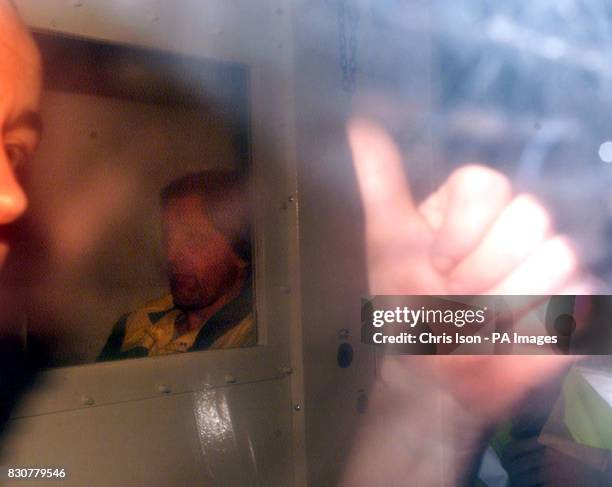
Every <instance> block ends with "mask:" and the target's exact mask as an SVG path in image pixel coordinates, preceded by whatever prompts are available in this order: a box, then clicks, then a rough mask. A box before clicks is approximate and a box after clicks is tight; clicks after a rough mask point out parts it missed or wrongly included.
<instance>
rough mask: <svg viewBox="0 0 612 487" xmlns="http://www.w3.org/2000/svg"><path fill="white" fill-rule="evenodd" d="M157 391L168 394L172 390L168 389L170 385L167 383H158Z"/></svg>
mask: <svg viewBox="0 0 612 487" xmlns="http://www.w3.org/2000/svg"><path fill="white" fill-rule="evenodd" d="M157 391H158V392H160V393H162V394H170V392H172V389H170V386H169V385H168V384H160V385H158V386H157Z"/></svg>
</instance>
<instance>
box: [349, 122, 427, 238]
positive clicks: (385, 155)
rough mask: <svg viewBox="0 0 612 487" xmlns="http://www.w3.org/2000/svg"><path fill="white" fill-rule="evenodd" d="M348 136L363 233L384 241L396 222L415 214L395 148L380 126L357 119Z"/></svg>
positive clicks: (350, 124) (390, 233) (352, 124)
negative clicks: (361, 210) (359, 195)
mask: <svg viewBox="0 0 612 487" xmlns="http://www.w3.org/2000/svg"><path fill="white" fill-rule="evenodd" d="M348 138H349V144H350V147H351V151H352V154H353V164H354V166H355V171H356V174H357V182H358V185H359V191H360V193H361V201H362V205H363V210H364V215H365V219H366V232H367V233H368V236H370V237H371V236H375V237H376V238H378V239H381V240H384V239H386V238H387V237H388V236H389V235H392V234H393V233H394V232H395V230H396V228H397V225H398V222H401V221H405V220H406V219H407V218H410V217H411V216H413V215H415V214H416V211H415V208H414V204H413V201H412V196H411V194H410V188H409V186H408V182H407V180H406V177H405V174H404V168H403V165H402V160H401V156H400V153H399V150H398V149H397V146H396V144H395V143H394V142H393V140H392V139H391V137H390V136H389V135H388V134H387V133H386V132H385V131H384V130H383V129H382V128H381V127H380V126H378V125H377V124H375V123H373V122H370V121H368V120H365V119H361V118H355V119H352V120H351V121H350V123H349V126H348Z"/></svg>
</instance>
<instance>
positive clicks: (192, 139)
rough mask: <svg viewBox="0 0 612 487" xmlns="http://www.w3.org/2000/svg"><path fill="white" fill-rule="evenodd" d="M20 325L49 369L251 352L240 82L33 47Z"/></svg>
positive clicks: (16, 266)
mask: <svg viewBox="0 0 612 487" xmlns="http://www.w3.org/2000/svg"><path fill="white" fill-rule="evenodd" d="M36 40H37V41H38V43H39V45H40V48H41V51H42V55H43V62H44V66H45V79H44V94H43V106H42V120H43V124H44V136H43V141H42V143H41V146H40V151H39V153H38V154H37V156H36V159H35V160H34V161H33V162H32V165H31V167H30V169H29V170H28V174H25V175H24V178H25V179H26V181H27V186H28V188H29V191H30V194H31V207H30V212H29V218H28V219H27V220H26V221H25V223H24V224H23V225H22V227H23V228H22V229H21V230H20V231H21V234H22V235H23V242H24V246H23V247H22V251H21V252H20V255H16V256H15V257H14V263H13V265H12V267H11V269H13V270H12V272H11V273H12V275H13V277H12V279H13V282H14V283H15V286H13V287H19V288H20V289H21V290H24V289H23V288H25V292H26V293H27V296H28V299H27V300H24V302H20V303H15V307H16V308H18V309H16V310H15V315H17V316H18V317H20V319H21V320H22V321H23V322H24V323H25V324H26V327H27V332H28V334H29V335H31V336H41V335H42V336H44V337H45V339H46V340H47V342H49V343H51V345H52V346H51V350H50V354H51V357H50V362H51V365H54V366H63V365H74V364H83V363H91V362H95V361H108V360H119V359H128V358H136V357H152V356H160V355H166V354H174V353H184V352H188V351H196V350H212V349H220V348H234V347H245V346H251V345H255V344H256V342H257V332H256V323H255V313H254V307H253V303H254V300H253V279H252V262H251V231H250V223H251V218H250V213H251V206H250V199H251V198H250V194H251V191H250V187H249V178H248V174H249V159H250V155H249V136H248V102H249V100H248V71H247V69H246V68H245V67H244V66H241V65H237V64H231V63H221V62H216V61H210V60H202V59H196V58H187V57H182V56H178V55H174V54H168V53H161V52H156V51H150V50H145V49H141V48H135V47H127V46H119V45H113V44H104V43H99V42H92V41H89V40H82V39H75V38H65V37H61V36H57V35H49V34H44V33H41V34H37V36H36Z"/></svg>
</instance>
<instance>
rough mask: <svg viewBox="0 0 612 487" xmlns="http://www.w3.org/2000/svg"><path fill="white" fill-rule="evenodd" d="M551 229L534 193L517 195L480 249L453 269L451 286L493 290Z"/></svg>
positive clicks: (458, 289)
mask: <svg viewBox="0 0 612 487" xmlns="http://www.w3.org/2000/svg"><path fill="white" fill-rule="evenodd" d="M549 229H550V219H549V217H548V213H547V212H546V210H544V208H542V206H540V204H539V203H537V202H536V201H535V200H534V199H533V198H532V197H531V196H527V195H520V196H517V197H516V198H515V199H514V200H512V202H511V203H510V204H509V205H508V206H507V207H506V208H505V209H504V210H503V211H502V213H501V214H500V215H499V217H498V218H497V219H496V220H495V222H494V223H493V225H492V226H491V228H490V229H489V231H488V232H487V234H486V235H485V236H484V238H483V239H482V241H481V242H480V243H479V244H478V246H477V247H476V249H474V250H473V251H472V253H470V254H469V255H468V256H467V257H466V258H465V259H463V260H462V261H461V263H460V264H459V265H458V266H457V267H455V268H454V269H453V271H452V272H451V274H450V276H449V289H450V290H451V292H453V293H454V294H472V293H477V292H482V291H486V290H487V289H490V288H491V287H492V286H494V285H495V284H497V283H498V282H500V281H501V280H503V279H504V278H505V276H507V275H508V274H509V273H511V272H512V270H513V269H514V268H516V267H517V266H518V265H520V264H521V262H523V261H524V260H525V259H526V258H527V257H528V256H529V255H530V254H531V253H532V252H533V250H534V249H535V248H537V247H538V245H539V244H541V243H542V242H543V241H544V239H545V238H546V236H547V234H548V232H549ZM522 294H525V293H522Z"/></svg>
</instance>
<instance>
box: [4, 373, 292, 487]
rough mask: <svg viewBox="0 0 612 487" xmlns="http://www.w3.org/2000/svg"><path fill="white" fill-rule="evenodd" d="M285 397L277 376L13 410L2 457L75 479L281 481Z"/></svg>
mask: <svg viewBox="0 0 612 487" xmlns="http://www.w3.org/2000/svg"><path fill="white" fill-rule="evenodd" d="M290 405H291V403H290V397H289V392H288V387H287V380H286V379H284V380H272V381H264V382H258V383H256V384H247V385H237V386H230V387H222V388H213V389H207V390H200V391H197V392H193V393H187V394H181V393H173V394H168V395H166V396H165V397H156V398H151V399H143V400H138V401H128V402H121V403H118V404H112V405H106V406H100V407H92V408H90V409H89V410H77V411H69V412H63V413H58V414H48V415H44V416H35V417H30V418H22V419H16V420H13V421H11V423H10V432H9V434H8V435H7V438H6V441H5V442H4V444H3V450H4V452H3V458H2V463H3V464H4V465H29V466H48V465H54V466H60V467H64V468H66V471H67V473H68V475H67V479H66V481H63V482H60V483H61V485H66V486H79V487H81V486H84V485H87V486H88V487H96V486H100V487H106V486H108V485H121V486H127V485H146V486H148V487H157V486H159V487H166V486H168V485H180V486H185V487H189V486H204V487H205V486H215V487H223V486H227V487H230V486H236V487H242V486H245V485H252V486H277V485H278V486H280V485H290V483H291V475H292V473H291V457H290V456H288V455H287V451H288V450H289V449H290V445H291V422H290V417H289V415H288V414H287V412H288V411H289V410H290ZM19 485H33V486H36V485H41V483H40V481H32V482H27V481H20V482H19Z"/></svg>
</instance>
